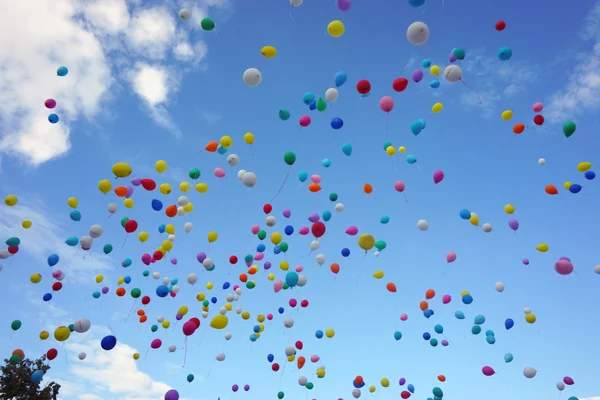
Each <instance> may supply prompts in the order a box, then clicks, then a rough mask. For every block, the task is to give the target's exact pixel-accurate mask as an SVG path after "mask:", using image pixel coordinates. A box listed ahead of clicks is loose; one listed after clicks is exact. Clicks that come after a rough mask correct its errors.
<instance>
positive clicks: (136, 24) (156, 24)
mask: <svg viewBox="0 0 600 400" xmlns="http://www.w3.org/2000/svg"><path fill="white" fill-rule="evenodd" d="M175 31H176V27H175V19H174V17H173V13H172V12H171V11H170V10H168V9H165V8H162V7H161V8H149V9H143V10H140V11H138V12H137V13H135V15H134V16H133V18H132V21H131V25H130V26H129V28H128V29H127V41H128V43H129V46H130V47H131V48H132V49H133V50H134V51H136V52H138V53H139V54H141V55H144V56H146V57H149V58H152V59H164V58H165V56H166V52H167V50H168V49H169V48H170V47H171V45H172V43H173V41H174V40H175Z"/></svg>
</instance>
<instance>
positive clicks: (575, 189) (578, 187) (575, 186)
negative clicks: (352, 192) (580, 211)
mask: <svg viewBox="0 0 600 400" xmlns="http://www.w3.org/2000/svg"><path fill="white" fill-rule="evenodd" d="M569 192H571V193H573V194H575V193H579V192H581V185H578V184H576V183H574V184H572V185H571V186H570V187H569Z"/></svg>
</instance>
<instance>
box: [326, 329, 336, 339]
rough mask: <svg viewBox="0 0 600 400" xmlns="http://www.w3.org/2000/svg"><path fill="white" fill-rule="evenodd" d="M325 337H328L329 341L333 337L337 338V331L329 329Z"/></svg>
mask: <svg viewBox="0 0 600 400" xmlns="http://www.w3.org/2000/svg"><path fill="white" fill-rule="evenodd" d="M325 336H327V337H328V338H329V339H331V338H332V337H334V336H335V331H334V330H333V329H331V328H328V329H327V330H326V331H325Z"/></svg>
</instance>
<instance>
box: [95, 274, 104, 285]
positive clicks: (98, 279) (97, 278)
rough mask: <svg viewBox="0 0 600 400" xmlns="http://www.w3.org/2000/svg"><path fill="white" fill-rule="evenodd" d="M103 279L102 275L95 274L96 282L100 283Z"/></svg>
mask: <svg viewBox="0 0 600 400" xmlns="http://www.w3.org/2000/svg"><path fill="white" fill-rule="evenodd" d="M103 280H104V275H101V274H98V275H96V283H101V282H102V281H103Z"/></svg>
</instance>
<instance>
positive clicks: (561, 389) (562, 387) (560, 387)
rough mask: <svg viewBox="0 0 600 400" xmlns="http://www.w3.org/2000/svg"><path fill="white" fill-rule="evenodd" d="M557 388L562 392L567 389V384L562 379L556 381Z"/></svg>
mask: <svg viewBox="0 0 600 400" xmlns="http://www.w3.org/2000/svg"><path fill="white" fill-rule="evenodd" d="M556 388H557V389H558V390H560V391H561V392H562V391H563V390H565V384H564V383H562V382H560V381H559V382H556Z"/></svg>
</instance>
